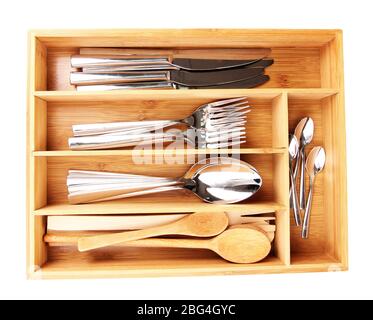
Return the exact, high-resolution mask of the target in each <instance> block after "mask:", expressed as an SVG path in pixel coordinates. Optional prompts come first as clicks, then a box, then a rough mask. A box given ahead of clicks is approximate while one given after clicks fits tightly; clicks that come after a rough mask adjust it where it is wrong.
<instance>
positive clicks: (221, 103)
mask: <svg viewBox="0 0 373 320" xmlns="http://www.w3.org/2000/svg"><path fill="white" fill-rule="evenodd" d="M245 99H247V98H246V97H239V98H232V99H225V100H219V101H215V102H210V103H207V104H206V105H207V106H209V107H218V106H222V105H224V104H228V103H232V102H237V101H241V100H245Z"/></svg>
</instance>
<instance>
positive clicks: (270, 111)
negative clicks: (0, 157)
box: [35, 94, 286, 154]
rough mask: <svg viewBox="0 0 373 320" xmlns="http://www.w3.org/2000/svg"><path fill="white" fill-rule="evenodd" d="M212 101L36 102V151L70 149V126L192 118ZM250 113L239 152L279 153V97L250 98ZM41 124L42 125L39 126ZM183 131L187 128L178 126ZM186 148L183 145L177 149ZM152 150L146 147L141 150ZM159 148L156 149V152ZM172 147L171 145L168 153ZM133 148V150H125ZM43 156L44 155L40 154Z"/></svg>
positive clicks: (195, 99)
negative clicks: (274, 127)
mask: <svg viewBox="0 0 373 320" xmlns="http://www.w3.org/2000/svg"><path fill="white" fill-rule="evenodd" d="M209 101H211V98H204V97H202V96H201V97H190V96H189V95H187V94H186V95H181V96H179V97H176V98H175V99H173V100H165V98H163V97H162V96H161V97H158V96H157V95H153V97H152V99H151V100H123V101H120V100H118V99H112V100H107V101H98V100H93V101H88V100H87V101H84V102H83V101H68V102H66V101H57V102H56V101H51V102H46V103H45V102H44V101H43V100H37V101H36V103H35V106H36V110H35V111H36V113H35V116H36V118H37V121H38V122H39V123H40V127H39V130H41V128H42V127H43V130H46V134H45V135H42V134H40V135H38V136H36V139H38V141H36V142H35V143H36V145H37V150H36V151H62V150H69V146H68V138H69V137H72V125H74V124H85V123H100V122H116V121H141V120H172V119H184V118H185V117H188V116H189V115H191V114H192V113H193V112H194V111H195V110H196V109H197V108H198V107H199V106H201V105H203V104H205V103H208V102H209ZM249 104H250V106H251V112H250V113H249V114H248V117H247V125H246V128H247V135H246V143H244V144H243V145H241V149H244V150H245V151H246V152H250V151H251V152H255V150H258V149H260V150H261V151H262V152H268V153H281V152H284V149H283V148H284V147H285V146H276V147H277V148H274V146H273V135H274V134H277V133H275V132H272V125H273V123H274V122H276V121H280V119H281V118H280V117H281V116H282V113H283V112H285V111H286V106H285V107H284V106H281V103H280V101H279V99H278V96H275V95H273V97H271V96H269V97H256V96H255V95H254V96H253V97H249ZM41 123H43V124H41ZM180 129H186V127H180ZM180 147H181V148H185V149H186V148H188V147H187V146H186V145H185V146H184V147H183V146H180V145H179V146H177V148H180ZM152 148H153V149H155V147H151V146H148V147H147V148H144V149H152ZM159 148H160V147H158V148H157V149H159ZM172 148H175V146H172V145H171V146H170V147H168V148H167V149H168V150H170V149H172ZM125 149H127V150H128V149H133V148H125ZM41 154H43V153H41Z"/></svg>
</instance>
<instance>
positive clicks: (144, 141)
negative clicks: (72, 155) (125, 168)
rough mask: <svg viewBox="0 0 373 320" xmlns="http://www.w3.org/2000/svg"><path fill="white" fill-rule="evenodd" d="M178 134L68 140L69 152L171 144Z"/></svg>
mask: <svg viewBox="0 0 373 320" xmlns="http://www.w3.org/2000/svg"><path fill="white" fill-rule="evenodd" d="M179 135H180V134H178V133H171V132H162V133H140V134H116V135H114V134H102V135H96V136H85V137H72V138H69V146H70V149H71V150H95V149H113V148H123V147H133V146H137V145H148V144H155V143H158V142H159V143H163V142H172V141H175V140H176V139H177V137H178V136H179Z"/></svg>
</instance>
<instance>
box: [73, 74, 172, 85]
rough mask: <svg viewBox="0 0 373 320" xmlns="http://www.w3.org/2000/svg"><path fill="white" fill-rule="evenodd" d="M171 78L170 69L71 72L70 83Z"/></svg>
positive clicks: (104, 82) (147, 80) (113, 82)
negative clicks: (137, 71)
mask: <svg viewBox="0 0 373 320" xmlns="http://www.w3.org/2000/svg"><path fill="white" fill-rule="evenodd" d="M169 78H170V74H169V72H168V71H160V72H141V73H83V72H71V73H70V83H71V84H72V85H92V84H98V85H99V84H116V83H133V82H149V81H168V80H169Z"/></svg>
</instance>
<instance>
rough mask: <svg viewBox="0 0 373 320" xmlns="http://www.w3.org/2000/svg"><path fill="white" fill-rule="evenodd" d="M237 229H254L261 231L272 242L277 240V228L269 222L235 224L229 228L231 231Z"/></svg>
mask: <svg viewBox="0 0 373 320" xmlns="http://www.w3.org/2000/svg"><path fill="white" fill-rule="evenodd" d="M236 228H247V229H254V230H258V231H261V232H263V233H264V234H265V235H266V236H267V238H268V240H269V241H270V242H273V240H274V239H275V232H276V226H275V225H272V224H269V223H267V222H264V223H243V224H235V225H233V226H230V227H229V229H236Z"/></svg>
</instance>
